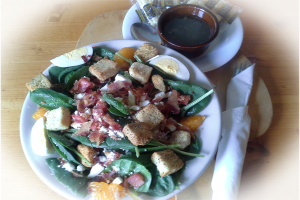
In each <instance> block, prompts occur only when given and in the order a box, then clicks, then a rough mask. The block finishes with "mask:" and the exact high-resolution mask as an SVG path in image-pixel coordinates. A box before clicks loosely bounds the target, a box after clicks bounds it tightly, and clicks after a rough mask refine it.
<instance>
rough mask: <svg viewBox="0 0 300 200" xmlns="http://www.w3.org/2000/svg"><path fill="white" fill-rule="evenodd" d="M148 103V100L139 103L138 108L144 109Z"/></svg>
mask: <svg viewBox="0 0 300 200" xmlns="http://www.w3.org/2000/svg"><path fill="white" fill-rule="evenodd" d="M149 103H150V101H149V100H145V101H141V102H140V103H139V106H140V107H145V106H147V105H148V104H149Z"/></svg>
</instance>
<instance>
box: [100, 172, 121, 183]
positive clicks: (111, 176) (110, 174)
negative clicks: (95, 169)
mask: <svg viewBox="0 0 300 200" xmlns="http://www.w3.org/2000/svg"><path fill="white" fill-rule="evenodd" d="M101 176H102V177H103V178H104V179H105V180H107V181H108V180H109V181H113V180H114V179H115V178H116V177H117V176H118V175H117V174H116V172H115V171H111V172H107V173H103V174H102V175H101Z"/></svg>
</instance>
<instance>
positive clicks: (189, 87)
mask: <svg viewBox="0 0 300 200" xmlns="http://www.w3.org/2000/svg"><path fill="white" fill-rule="evenodd" d="M164 81H165V82H166V83H167V84H168V85H170V86H172V88H174V89H175V90H176V91H178V92H180V93H181V94H189V95H191V96H192V98H191V101H190V102H192V101H193V100H196V99H197V98H199V97H201V96H202V95H204V94H205V93H207V92H208V90H207V89H204V88H202V87H200V86H198V85H194V84H188V83H184V82H182V81H172V80H164ZM210 100H211V95H210V96H208V97H206V98H205V99H203V100H202V101H200V102H199V103H198V104H196V105H194V106H193V107H191V108H190V109H189V110H188V111H187V112H186V114H185V115H186V116H192V115H196V114H197V113H199V112H200V111H201V110H203V109H204V108H205V107H206V106H207V105H208V104H209V102H210Z"/></svg>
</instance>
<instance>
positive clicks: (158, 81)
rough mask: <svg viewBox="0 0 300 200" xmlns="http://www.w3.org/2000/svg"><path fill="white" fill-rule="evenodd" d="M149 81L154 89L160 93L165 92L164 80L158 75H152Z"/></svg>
mask: <svg viewBox="0 0 300 200" xmlns="http://www.w3.org/2000/svg"><path fill="white" fill-rule="evenodd" d="M151 79H152V82H153V85H154V87H155V88H156V89H158V90H160V91H162V92H166V86H165V84H164V79H163V78H162V77H161V76H160V75H158V74H156V75H153V76H152V78H151Z"/></svg>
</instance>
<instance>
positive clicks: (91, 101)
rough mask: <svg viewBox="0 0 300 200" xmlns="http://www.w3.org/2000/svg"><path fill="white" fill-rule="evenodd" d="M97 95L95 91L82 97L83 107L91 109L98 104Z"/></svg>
mask: <svg viewBox="0 0 300 200" xmlns="http://www.w3.org/2000/svg"><path fill="white" fill-rule="evenodd" d="M98 100H99V99H98V94H97V92H95V91H91V92H88V93H87V94H86V95H85V96H84V97H83V103H84V105H85V107H91V106H94V105H96V103H97V102H98Z"/></svg>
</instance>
